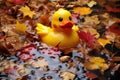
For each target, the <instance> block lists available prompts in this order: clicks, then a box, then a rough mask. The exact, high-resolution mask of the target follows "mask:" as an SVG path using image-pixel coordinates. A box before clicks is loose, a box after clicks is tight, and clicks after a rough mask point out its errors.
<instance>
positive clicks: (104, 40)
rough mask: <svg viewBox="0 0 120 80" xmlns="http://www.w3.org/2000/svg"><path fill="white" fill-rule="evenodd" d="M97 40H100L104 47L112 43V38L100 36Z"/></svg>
mask: <svg viewBox="0 0 120 80" xmlns="http://www.w3.org/2000/svg"><path fill="white" fill-rule="evenodd" d="M97 41H98V42H99V43H100V44H101V45H102V46H103V47H105V45H106V44H110V43H111V42H110V40H108V39H104V38H99V39H98V40H97Z"/></svg>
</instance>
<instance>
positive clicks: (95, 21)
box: [85, 15, 100, 24]
mask: <svg viewBox="0 0 120 80" xmlns="http://www.w3.org/2000/svg"><path fill="white" fill-rule="evenodd" d="M85 22H90V23H91V22H93V23H95V24H99V23H100V21H99V19H98V15H94V16H90V17H89V16H87V17H85Z"/></svg>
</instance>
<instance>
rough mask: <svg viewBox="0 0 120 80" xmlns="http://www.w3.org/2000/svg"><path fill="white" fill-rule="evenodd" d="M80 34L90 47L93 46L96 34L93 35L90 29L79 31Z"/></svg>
mask: <svg viewBox="0 0 120 80" xmlns="http://www.w3.org/2000/svg"><path fill="white" fill-rule="evenodd" d="M78 35H79V37H80V39H81V40H82V41H83V42H84V43H86V44H87V46H88V47H93V46H94V42H95V35H92V34H91V33H90V32H89V31H87V32H84V31H79V32H78Z"/></svg>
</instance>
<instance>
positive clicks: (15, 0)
mask: <svg viewBox="0 0 120 80" xmlns="http://www.w3.org/2000/svg"><path fill="white" fill-rule="evenodd" d="M25 1H26V0H9V2H12V3H14V4H18V5H19V4H24V3H25Z"/></svg>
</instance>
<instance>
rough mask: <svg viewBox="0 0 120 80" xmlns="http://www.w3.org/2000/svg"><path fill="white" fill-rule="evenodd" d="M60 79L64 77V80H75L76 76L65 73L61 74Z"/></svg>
mask: <svg viewBox="0 0 120 80" xmlns="http://www.w3.org/2000/svg"><path fill="white" fill-rule="evenodd" d="M60 77H62V78H63V80H74V78H75V74H73V73H72V72H69V71H63V72H61V74H60Z"/></svg>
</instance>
